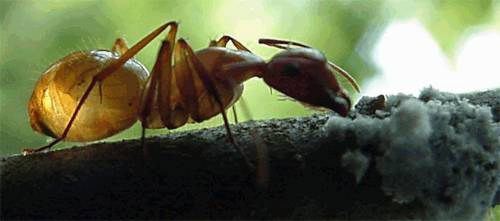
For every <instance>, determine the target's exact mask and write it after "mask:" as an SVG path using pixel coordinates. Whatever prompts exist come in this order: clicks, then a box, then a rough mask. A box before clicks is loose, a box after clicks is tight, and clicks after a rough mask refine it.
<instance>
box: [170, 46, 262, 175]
mask: <svg viewBox="0 0 500 221" xmlns="http://www.w3.org/2000/svg"><path fill="white" fill-rule="evenodd" d="M177 46H178V47H177V49H178V50H175V58H176V64H177V60H179V61H183V62H184V63H185V64H187V66H188V67H187V70H186V71H187V72H188V73H184V75H191V76H190V77H189V78H193V77H197V78H199V79H200V80H201V82H202V85H203V87H204V89H205V90H206V91H207V92H208V94H209V95H211V96H212V97H213V99H214V100H215V103H216V105H217V106H218V109H219V112H220V113H221V114H222V118H223V120H224V127H225V128H226V132H227V136H228V138H229V141H230V142H231V144H232V145H233V147H234V149H235V150H236V151H237V152H238V153H239V154H240V155H241V156H242V158H243V159H244V161H245V164H246V166H247V168H248V169H249V170H251V171H253V170H254V166H253V164H252V163H251V162H250V160H249V159H248V157H247V156H246V154H245V153H244V152H243V150H242V149H241V147H240V146H238V145H237V144H236V140H235V139H234V136H233V134H232V132H231V128H230V126H229V121H228V118H227V115H226V111H225V106H224V102H223V96H222V95H223V94H221V93H220V92H219V90H218V88H217V86H216V83H215V82H214V80H213V79H212V77H211V76H210V73H209V72H208V71H207V70H206V69H205V67H204V66H203V64H202V63H201V61H200V60H199V59H198V57H197V56H196V54H195V53H194V51H193V49H192V48H191V47H190V46H189V45H188V44H187V42H186V41H185V40H184V39H179V40H178V41H177ZM179 66H181V65H179ZM193 87H194V85H193ZM192 95H195V94H192ZM196 100H197V99H195V97H187V101H188V102H191V104H190V105H189V106H192V107H195V109H196V110H194V111H192V112H191V114H192V116H193V114H194V116H193V117H194V118H195V119H196V118H199V116H196V115H199V114H200V113H199V109H200V108H199V107H198V105H199V104H198V103H197V101H196ZM190 109H193V108H190Z"/></svg>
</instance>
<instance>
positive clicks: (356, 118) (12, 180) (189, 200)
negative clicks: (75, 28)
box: [0, 89, 500, 219]
mask: <svg viewBox="0 0 500 221" xmlns="http://www.w3.org/2000/svg"><path fill="white" fill-rule="evenodd" d="M429 91H431V92H429ZM428 92H429V93H427V94H426V93H422V94H421V96H420V101H415V102H416V103H417V107H422V108H423V110H424V111H426V110H429V111H428V112H429V113H431V112H432V111H430V110H434V109H432V108H434V107H432V108H431V107H430V106H427V105H434V106H436V105H437V106H439V105H444V104H445V103H449V104H450V105H451V106H453V105H456V106H457V105H458V106H459V105H464V104H467V105H470V106H471V108H472V110H473V111H474V113H476V112H480V110H484V107H481V106H475V105H486V106H488V107H487V110H489V111H490V115H491V116H490V117H489V119H490V120H488V116H486V123H485V124H484V125H481V127H479V126H478V127H477V128H480V129H481V128H486V129H484V130H485V131H486V132H485V133H494V134H493V136H496V140H495V138H491V136H489V137H479V138H477V139H478V142H476V143H478V144H479V146H478V147H471V149H470V150H469V149H466V148H465V149H464V148H459V149H456V146H457V145H458V144H456V143H450V142H451V141H453V140H452V139H449V138H446V137H444V138H443V137H439V138H435V137H433V136H432V134H435V133H436V128H432V129H434V130H433V133H432V134H431V135H428V136H427V137H426V139H427V140H428V141H429V142H428V143H429V144H428V145H429V148H428V149H426V151H427V152H428V153H427V152H425V154H427V155H426V156H430V158H429V157H427V158H425V159H428V158H429V159H430V160H431V161H432V160H434V161H432V162H433V164H432V165H434V166H432V167H426V165H427V164H425V165H423V166H420V165H416V164H417V163H419V161H425V160H421V159H418V158H417V160H415V159H413V158H411V157H410V158H404V157H403V158H397V159H393V158H392V155H391V154H392V153H393V152H395V151H400V149H396V148H391V147H390V146H391V145H393V144H391V142H392V140H391V139H389V138H387V137H386V135H387V134H390V133H392V132H390V131H389V132H387V134H385V133H384V131H383V130H384V129H381V132H380V131H379V132H377V134H369V133H370V131H371V130H369V128H368V129H367V130H358V129H359V127H363V125H367V127H372V126H374V127H378V125H379V124H387V125H392V123H394V122H395V120H393V119H394V118H395V117H398V116H399V117H401V116H400V115H403V116H402V117H401V119H406V118H405V116H404V114H405V113H406V112H405V111H404V110H403V109H404V107H403V106H404V105H402V104H401V103H404V102H405V100H408V99H410V100H411V99H414V98H410V97H408V96H402V95H400V96H393V97H392V98H391V97H390V98H389V99H388V101H387V103H386V106H378V105H380V103H379V104H378V105H377V102H373V101H376V100H377V99H376V98H363V99H362V100H361V101H360V102H359V103H358V105H357V107H356V110H355V111H353V113H351V114H350V116H349V117H348V118H345V119H341V118H340V117H332V119H331V120H329V118H330V115H334V114H333V113H328V114H317V115H313V116H310V117H304V118H290V119H281V120H267V121H256V122H246V123H241V124H238V125H234V126H232V129H233V131H234V134H235V137H236V138H237V141H238V144H239V145H240V146H241V147H242V148H243V149H244V150H245V152H246V153H247V155H248V156H249V158H250V159H255V158H256V150H257V149H258V150H261V149H267V150H268V154H258V156H260V157H263V156H264V157H265V156H267V160H263V161H258V162H255V161H254V163H255V164H257V165H260V166H262V165H267V166H268V174H269V176H268V179H267V182H266V184H265V185H263V184H259V185H258V184H256V182H263V181H266V178H265V175H263V174H261V173H259V174H258V175H257V176H256V174H255V173H254V172H252V171H249V170H248V168H247V167H245V164H244V163H243V160H242V159H241V156H240V155H238V154H237V152H235V151H234V150H233V148H232V147H231V145H230V144H229V143H228V141H227V139H226V133H225V131H224V128H222V127H216V128H209V129H201V130H195V131H187V132H180V133H171V134H168V135H164V136H158V137H151V138H148V139H147V147H148V148H149V154H148V155H147V156H145V155H144V154H143V151H142V148H141V145H140V142H139V140H125V141H122V142H114V143H96V144H91V145H88V146H82V147H74V148H70V149H65V150H59V151H53V152H49V153H44V154H35V155H30V156H11V157H6V158H3V159H2V160H1V164H0V170H1V193H0V194H1V217H2V219H98V218H100V219H104V218H106V219H165V218H169V219H271V218H272V219H277V218H279V219H326V218H328V219H389V218H391V219H394V218H398V219H404V218H424V219H442V218H447V219H452V218H462V219H476V218H483V216H484V215H485V211H486V209H488V208H489V207H490V206H491V205H492V204H495V202H496V203H499V202H498V196H497V199H496V201H495V200H494V194H495V192H496V191H497V188H498V184H499V182H498V180H499V179H500V166H499V164H500V160H499V156H500V147H499V141H498V135H499V134H500V129H499V123H498V122H499V118H500V90H498V89H497V90H492V91H486V92H479V93H474V94H466V95H460V97H458V96H455V95H451V94H446V93H439V92H435V91H432V89H430V90H428ZM463 98H467V99H468V101H465V100H463ZM414 100H415V99H414ZM436 100H439V101H440V103H438V104H436V103H434V104H432V102H430V101H436ZM399 105H401V107H399ZM440 107H441V106H439V108H440ZM398 108H399V109H398ZM488 108H489V109H488ZM377 109H378V110H377ZM407 109H408V110H411V106H409V107H408V108H407ZM410 112H411V111H410ZM412 113H413V112H412ZM450 113H452V114H451V119H452V120H453V119H454V120H453V122H454V123H450V125H451V126H452V127H456V128H455V129H456V130H459V128H460V127H464V125H465V127H467V125H468V124H467V122H469V121H467V119H472V120H473V121H474V119H473V118H474V116H476V115H473V116H468V117H465V118H463V119H462V120H463V122H462V121H460V119H461V118H459V117H457V118H458V120H457V119H455V118H454V117H453V116H454V115H453V113H454V112H450ZM410 114H411V113H410ZM413 114H415V113H413ZM417 114H418V113H417ZM423 116H425V114H424V115H423ZM429 116H430V117H432V116H434V115H431V114H429ZM425 119H427V118H425ZM430 119H431V120H430V121H432V119H434V118H430ZM327 121H328V123H327ZM367 122H368V123H367ZM358 123H359V124H358ZM372 123H373V124H372ZM417 123H418V122H417ZM424 123H425V122H424ZM325 124H326V126H325ZM360 125H361V126H360ZM429 125H431V126H434V123H433V122H429ZM477 128H476V129H477ZM417 129H418V128H417ZM465 129H467V128H465ZM402 130H404V128H403V129H402ZM360 131H361V132H360ZM254 132H255V133H256V134H258V136H259V137H260V139H262V141H263V143H264V144H265V145H258V142H257V141H258V139H256V138H255V136H252V134H253V133H254ZM495 133H496V134H495ZM490 135H491V134H490ZM415 136H420V135H419V134H417V135H415ZM478 136H482V135H480V134H479V135H478ZM367 139H368V140H367ZM395 139H396V138H395ZM397 139H399V138H397ZM470 139H475V138H470ZM485 139H486V140H487V139H489V140H488V141H484V140H485ZM448 140H451V141H450V142H448ZM388 142H389V143H388ZM405 145H407V144H405ZM409 145H410V146H411V144H409ZM393 146H394V145H393ZM466 146H467V145H466ZM256 147H257V148H256ZM453 148H455V149H453ZM411 150H413V149H411ZM417 150H418V149H417ZM448 150H449V151H448ZM412 154H414V155H418V154H421V153H420V152H418V151H417V152H416V153H412ZM412 154H410V156H413V155H412ZM396 156H399V155H396ZM402 156H406V155H402ZM442 159H447V160H442ZM415 161H417V162H415ZM259 162H260V163H259ZM436 162H437V163H436ZM457 162H460V164H458V163H457ZM463 162H465V163H463ZM404 163H408V166H405V164H404ZM413 167H415V168H421V169H422V171H424V170H429V169H431V173H429V174H427V173H419V170H418V169H417V170H405V168H413ZM399 168H403V169H402V170H401V169H399ZM433 168H435V174H438V175H436V176H434V175H435V174H434V171H433ZM415 171H416V172H415ZM443 174H444V175H443ZM417 176H419V177H417ZM443 176H444V177H445V178H446V179H441V178H440V177H443ZM429 177H431V178H429ZM413 178H415V179H416V181H415V182H417V183H414V184H412V183H410V184H408V183H404V180H405V179H408V180H411V179H413ZM419 180H428V181H429V182H427V183H418V182H419ZM457 180H459V182H457ZM430 181H432V182H430ZM402 182H403V183H402ZM412 182H413V181H412ZM429 183H430V184H429ZM426 185H429V186H428V187H426ZM422 186H423V187H422ZM420 187H422V188H420ZM424 187H425V188H424ZM412 191H413V192H412ZM464 201H466V202H468V203H464Z"/></svg>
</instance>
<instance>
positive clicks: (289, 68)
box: [281, 63, 300, 77]
mask: <svg viewBox="0 0 500 221" xmlns="http://www.w3.org/2000/svg"><path fill="white" fill-rule="evenodd" d="M281 74H283V75H286V76H290V77H293V76H296V75H299V74H300V67H299V65H297V64H295V63H287V64H285V65H283V69H282V70H281Z"/></svg>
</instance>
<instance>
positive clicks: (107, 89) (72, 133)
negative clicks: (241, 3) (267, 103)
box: [24, 22, 359, 164]
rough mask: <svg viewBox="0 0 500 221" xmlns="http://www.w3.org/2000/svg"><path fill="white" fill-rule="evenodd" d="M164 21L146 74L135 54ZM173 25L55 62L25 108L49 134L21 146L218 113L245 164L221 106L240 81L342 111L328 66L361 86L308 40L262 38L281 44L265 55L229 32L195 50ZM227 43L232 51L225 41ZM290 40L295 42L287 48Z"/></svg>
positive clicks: (235, 94) (346, 105)
mask: <svg viewBox="0 0 500 221" xmlns="http://www.w3.org/2000/svg"><path fill="white" fill-rule="evenodd" d="M167 28H168V30H169V31H168V33H167V36H166V39H164V40H163V41H162V44H161V47H160V50H159V52H158V56H157V59H156V62H155V64H154V66H153V68H152V71H151V74H149V73H148V71H147V70H146V68H145V67H144V66H143V65H142V64H141V63H140V62H139V61H137V60H135V59H134V58H133V56H135V55H136V54H137V53H138V52H139V51H140V50H141V49H142V48H143V47H145V46H146V45H147V44H149V43H150V42H151V41H152V40H153V39H154V38H156V37H157V36H158V35H160V34H161V33H162V32H163V31H164V30H167ZM177 29H178V24H177V23H176V22H168V23H166V24H164V25H162V26H160V27H159V28H157V29H155V30H154V31H152V32H151V33H150V34H149V35H147V36H146V37H144V38H143V39H142V40H140V41H139V42H138V43H136V44H135V45H133V46H132V47H131V48H128V47H127V45H126V43H125V42H124V41H123V40H122V39H117V41H116V42H115V44H114V46H113V48H112V50H111V51H108V50H94V51H85V52H83V51H80V52H74V53H72V54H70V55H68V56H66V57H64V58H62V59H60V60H59V61H57V62H56V63H54V64H53V65H52V66H51V67H50V68H49V69H48V70H47V71H45V73H44V74H43V75H42V76H41V78H40V79H39V80H38V82H37V84H36V86H35V89H34V91H33V94H32V97H31V99H30V101H29V105H28V109H29V116H30V123H31V126H32V128H33V129H34V130H35V131H38V132H40V133H43V134H45V135H48V136H51V137H54V138H55V140H54V141H52V142H51V143H49V144H47V145H45V146H43V147H40V148H38V149H26V150H25V151H24V153H25V154H30V153H34V152H39V151H43V150H47V149H50V148H51V147H52V146H53V145H55V144H57V143H58V142H60V141H62V140H68V141H93V140H99V139H102V138H106V137H109V136H111V135H114V134H116V133H118V132H120V131H122V130H124V129H126V128H128V127H130V126H131V125H132V124H134V123H135V122H136V121H137V119H139V120H140V121H141V124H142V127H143V132H142V140H143V142H144V131H145V129H144V128H164V127H166V128H169V129H173V128H177V127H180V126H182V125H184V124H186V123H187V122H190V121H194V122H201V121H203V120H206V119H209V118H211V117H213V116H215V115H217V114H222V116H223V120H224V125H225V128H226V131H227V135H228V138H229V140H230V142H231V143H232V144H233V146H234V147H235V148H236V150H237V151H238V152H239V153H240V154H241V155H242V156H243V157H244V158H245V160H246V162H247V164H249V161H248V159H247V158H246V157H245V155H244V154H243V151H242V150H241V148H240V147H239V146H238V145H236V142H235V140H234V138H233V135H232V133H231V130H230V127H229V122H228V119H227V116H226V113H225V109H227V108H229V107H231V106H232V105H233V104H234V103H235V102H236V101H237V100H238V99H239V98H240V96H241V94H242V91H243V82H245V81H246V80H248V79H249V78H252V77H260V78H263V79H264V81H265V82H266V83H267V84H268V85H269V86H271V87H272V88H274V89H276V90H278V91H281V92H282V93H284V94H286V95H288V96H290V97H292V98H294V99H296V100H298V101H300V102H304V103H307V104H309V105H313V106H320V107H326V108H329V109H332V110H334V111H336V112H337V113H339V114H340V115H342V116H346V114H347V112H348V111H349V109H350V108H351V102H350V99H349V97H348V96H347V94H346V93H345V91H344V90H343V89H342V88H341V87H340V85H339V84H338V82H337V80H336V78H335V76H334V75H333V72H334V71H338V72H340V73H341V74H342V76H344V77H346V78H347V79H348V80H349V82H350V83H351V84H352V85H353V87H354V88H355V89H356V90H359V87H358V85H357V83H356V81H355V80H354V79H353V78H352V77H351V76H350V75H349V74H348V73H347V72H345V71H344V70H342V69H340V68H339V67H338V66H336V65H335V64H333V63H331V62H328V60H327V59H326V58H325V57H324V55H323V54H321V53H320V52H319V51H317V50H315V49H312V48H310V47H308V46H306V45H303V44H300V43H296V42H291V41H283V40H273V39H260V41H259V42H260V43H262V44H266V45H269V46H273V47H278V48H284V49H285V50H284V51H282V52H280V53H278V54H277V55H275V56H274V57H273V58H272V59H271V60H270V61H269V62H266V61H265V60H263V59H262V58H260V57H259V56H257V55H255V54H253V53H251V52H250V50H248V49H247V48H246V47H245V46H244V45H242V44H241V43H240V42H238V41H237V40H235V39H234V38H232V37H230V36H223V37H221V38H220V39H219V40H218V41H212V42H211V43H210V45H209V47H207V48H204V49H201V50H199V51H196V52H194V51H193V49H192V48H191V47H190V46H189V44H188V43H187V42H186V41H185V40H184V39H182V38H180V39H178V40H176V33H177ZM229 42H232V43H233V45H234V46H235V47H236V50H235V49H230V48H227V47H226V45H227V44H228V43H229ZM291 45H293V46H297V47H298V48H293V49H292V48H288V46H291Z"/></svg>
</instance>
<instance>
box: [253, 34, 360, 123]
mask: <svg viewBox="0 0 500 221" xmlns="http://www.w3.org/2000/svg"><path fill="white" fill-rule="evenodd" d="M261 43H262V42H261ZM272 46H275V45H272ZM333 72H334V70H333V68H332V67H331V65H330V64H329V62H328V60H327V59H326V58H325V56H324V55H323V54H322V53H321V52H319V51H318V50H315V49H312V48H307V47H304V48H291V49H286V50H284V51H282V52H280V53H278V54H277V55H275V56H274V57H273V58H272V59H271V61H269V62H268V63H267V65H266V68H265V71H264V73H263V75H262V78H263V79H264V81H265V82H266V83H267V84H268V85H269V86H271V87H273V88H274V89H276V90H278V91H280V92H282V93H284V94H286V95H287V96H290V97H292V98H294V99H296V100H298V101H300V102H304V103H306V104H309V105H312V106H319V107H326V108H329V109H331V110H333V111H335V112H337V113H338V114H340V115H341V116H347V113H348V112H349V110H350V109H351V101H350V99H349V97H348V96H347V94H346V93H345V91H344V90H343V89H342V88H341V87H340V86H339V84H338V82H337V80H336V79H335V76H334V73H333Z"/></svg>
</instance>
